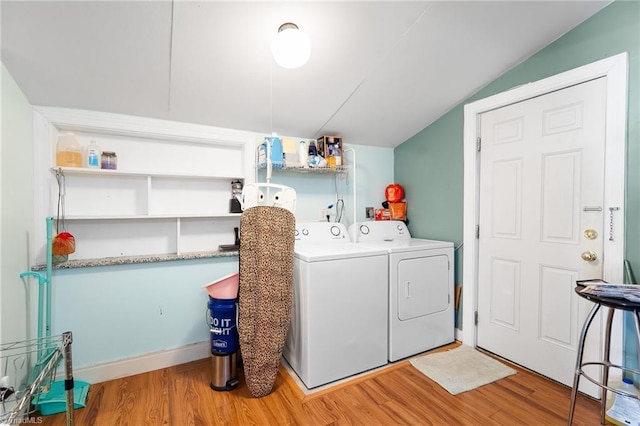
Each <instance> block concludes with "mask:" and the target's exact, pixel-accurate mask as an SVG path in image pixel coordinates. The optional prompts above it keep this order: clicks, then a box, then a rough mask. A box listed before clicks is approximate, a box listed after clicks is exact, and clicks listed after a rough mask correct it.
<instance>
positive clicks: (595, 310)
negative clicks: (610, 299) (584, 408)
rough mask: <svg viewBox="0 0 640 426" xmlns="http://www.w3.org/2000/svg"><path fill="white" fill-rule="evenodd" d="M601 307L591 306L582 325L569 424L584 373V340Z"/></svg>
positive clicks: (571, 421)
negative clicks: (581, 376)
mask: <svg viewBox="0 0 640 426" xmlns="http://www.w3.org/2000/svg"><path fill="white" fill-rule="evenodd" d="M599 309H600V304H595V305H593V308H591V312H589V315H588V316H587V319H586V320H585V322H584V325H583V326H582V332H581V333H580V340H579V342H578V356H577V357H576V371H575V373H574V376H573V388H572V389H571V406H570V408H569V425H571V424H572V423H573V412H574V410H575V408H576V396H577V395H578V384H579V383H580V375H582V355H583V354H584V342H585V340H586V337H587V331H589V326H590V325H591V321H593V318H594V317H595V316H596V314H597V313H598V310H599Z"/></svg>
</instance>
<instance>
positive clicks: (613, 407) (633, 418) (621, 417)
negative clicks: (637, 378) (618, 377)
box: [605, 377, 640, 426]
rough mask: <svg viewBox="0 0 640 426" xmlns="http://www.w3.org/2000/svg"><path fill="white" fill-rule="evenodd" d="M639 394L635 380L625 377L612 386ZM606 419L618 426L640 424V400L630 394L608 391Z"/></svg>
mask: <svg viewBox="0 0 640 426" xmlns="http://www.w3.org/2000/svg"><path fill="white" fill-rule="evenodd" d="M612 387H613V388H614V389H620V390H622V391H624V392H627V393H629V394H632V395H635V396H638V390H637V389H636V388H635V386H633V380H631V379H629V378H627V377H625V378H623V379H622V383H618V384H617V385H613V386H612ZM605 418H606V420H608V421H609V422H611V423H613V424H614V425H618V426H640V401H639V400H637V399H634V398H630V397H628V396H624V395H619V394H617V393H614V392H607V405H606V416H605Z"/></svg>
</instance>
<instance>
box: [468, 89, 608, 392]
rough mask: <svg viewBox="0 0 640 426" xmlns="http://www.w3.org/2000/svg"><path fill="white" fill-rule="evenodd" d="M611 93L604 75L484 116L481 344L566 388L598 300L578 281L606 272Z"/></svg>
mask: <svg viewBox="0 0 640 426" xmlns="http://www.w3.org/2000/svg"><path fill="white" fill-rule="evenodd" d="M605 99H606V79H605V78H599V79H595V80H592V81H589V82H585V83H582V84H578V85H575V86H572V87H568V88H566V89H562V90H559V91H556V92H552V93H549V94H546V95H543V96H538V97H535V98H532V99H529V100H526V101H523V102H519V103H516V104H513V105H509V106H506V107H502V108H499V109H496V110H493V111H489V112H486V113H483V114H482V115H481V117H480V129H481V141H482V148H481V153H480V203H479V206H480V207H479V223H480V230H479V245H478V325H477V343H478V346H480V347H482V348H484V349H487V350H489V351H491V352H493V353H496V354H498V355H500V356H502V357H504V358H506V359H509V360H511V361H514V362H516V363H518V364H520V365H523V366H525V367H527V368H529V369H532V370H534V371H537V372H539V373H541V374H543V375H545V376H547V377H550V378H552V379H554V380H557V381H559V382H561V383H564V384H567V385H569V386H570V385H571V384H572V380H573V373H574V367H575V360H576V349H577V344H578V339H579V335H580V329H581V327H582V324H583V321H584V318H585V317H586V315H587V313H588V311H589V309H590V307H591V306H592V305H591V303H590V302H587V301H586V300H584V299H582V298H580V297H578V296H577V295H576V294H575V293H574V288H575V281H576V280H578V279H589V278H601V277H602V272H603V270H602V253H603V247H604V246H603V234H604V232H603V219H604V216H603V215H604V213H605V206H604V165H605V158H604V152H605V113H606V109H605ZM592 231H593V232H592ZM594 232H595V233H594ZM593 235H597V236H595V237H593ZM583 253H587V254H591V253H594V254H595V256H596V259H595V260H592V261H587V260H584V259H583V257H582V254H583ZM598 325H599V322H597V321H596V322H594V324H593V326H592V330H591V331H590V336H591V337H592V338H591V339H590V340H591V342H588V346H587V351H591V352H592V355H588V354H587V355H586V356H587V357H588V359H598V358H599V356H598V348H599V345H598V343H597V342H598V341H599V339H598V337H599V333H598V332H597V331H596V330H595V327H596V326H598ZM594 351H595V352H594ZM582 384H583V385H584V387H581V390H583V391H584V392H587V393H589V394H591V395H593V396H597V395H598V389H597V388H596V387H595V386H593V385H591V384H590V383H589V382H588V381H586V380H583V381H582Z"/></svg>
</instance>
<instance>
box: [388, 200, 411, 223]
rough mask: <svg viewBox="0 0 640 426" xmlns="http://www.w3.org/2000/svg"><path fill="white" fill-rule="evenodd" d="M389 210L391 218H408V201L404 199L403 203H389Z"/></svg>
mask: <svg viewBox="0 0 640 426" xmlns="http://www.w3.org/2000/svg"><path fill="white" fill-rule="evenodd" d="M389 211H390V212H391V220H406V219H407V203H406V201H403V202H401V203H389Z"/></svg>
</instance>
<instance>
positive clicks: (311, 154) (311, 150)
mask: <svg viewBox="0 0 640 426" xmlns="http://www.w3.org/2000/svg"><path fill="white" fill-rule="evenodd" d="M316 155H318V148H316V143H315V142H314V141H311V142H310V143H309V157H315V156H316Z"/></svg>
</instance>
